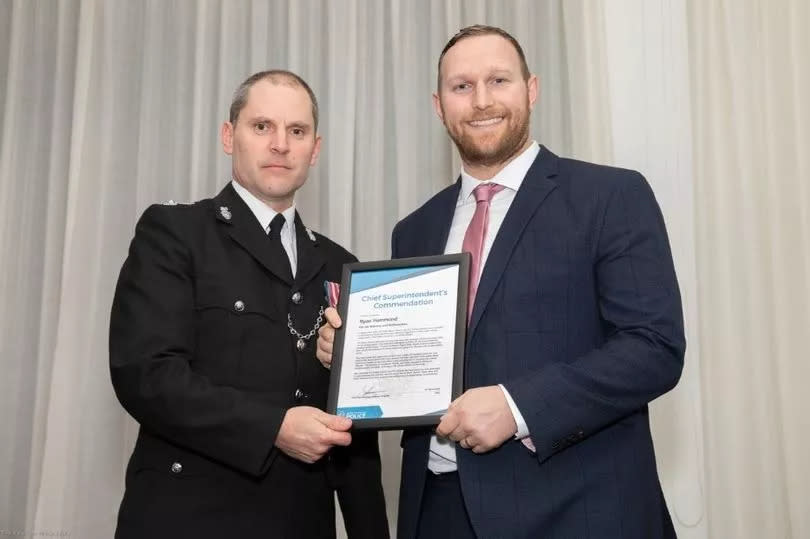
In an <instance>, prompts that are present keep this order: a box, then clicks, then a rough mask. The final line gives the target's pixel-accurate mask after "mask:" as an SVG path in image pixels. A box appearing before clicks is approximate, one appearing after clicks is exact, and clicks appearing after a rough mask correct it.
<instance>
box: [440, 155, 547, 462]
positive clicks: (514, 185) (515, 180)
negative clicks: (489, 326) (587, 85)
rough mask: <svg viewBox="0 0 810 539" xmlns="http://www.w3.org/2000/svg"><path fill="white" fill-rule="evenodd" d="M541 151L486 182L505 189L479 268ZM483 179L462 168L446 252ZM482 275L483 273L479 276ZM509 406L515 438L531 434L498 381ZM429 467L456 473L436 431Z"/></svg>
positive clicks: (458, 241) (455, 243)
mask: <svg viewBox="0 0 810 539" xmlns="http://www.w3.org/2000/svg"><path fill="white" fill-rule="evenodd" d="M539 152H540V146H539V145H538V144H537V142H535V141H532V143H531V144H530V145H529V147H528V148H526V149H525V150H524V151H523V153H521V154H520V155H518V156H517V157H516V158H514V159H513V160H512V161H511V162H510V163H509V164H508V165H506V166H505V167H504V168H503V169H502V170H501V171H500V172H498V174H496V175H495V177H493V178H492V179H491V180H487V181H486V182H483V183H497V184H499V185H503V186H504V187H505V189H503V190H502V191H500V192H499V193H496V194H495V196H494V197H493V199H492V202H490V205H489V226H488V227H487V233H486V237H485V238H484V250H483V253H482V255H481V264H480V268H481V271H482V272H483V270H484V267H485V266H486V263H487V257H489V251H490V249H492V244H493V242H494V241H495V237H496V236H497V235H498V230H500V228H501V224H502V223H503V220H504V218H505V217H506V212H507V211H509V206H511V205H512V201H513V200H514V199H515V194H516V193H517V191H518V189H520V185H521V184H522V183H523V178H525V177H526V173H527V172H528V171H529V168H530V167H531V166H532V163H534V160H535V158H536V157H537V154H538V153H539ZM481 183H482V182H481V180H477V179H475V178H473V177H472V176H470V175H469V174H468V173H467V172H466V171H465V170H463V169H462V171H461V190H460V192H459V194H458V201H457V202H456V210H455V212H454V213H453V222H452V224H451V225H450V235H449V236H448V237H447V245H446V246H445V248H444V253H445V254H451V253H460V252H461V245H462V243H463V242H464V234H465V233H466V232H467V227H468V226H469V224H470V221H472V218H473V214H474V213H475V206H476V203H475V196H474V195H473V189H475V188H476V187H477V186H478V185H480V184H481ZM476 277H480V275H478V276H476ZM499 386H500V388H501V390H502V391H503V394H504V396H505V397H506V402H507V403H508V404H509V408H510V409H511V410H512V415H513V416H514V418H515V423H517V433H516V434H515V437H516V438H525V437H526V436H528V435H529V428H528V426H527V425H526V421H525V420H524V419H523V414H521V413H520V410H518V409H517V406H515V402H514V401H513V400H512V396H511V395H509V392H508V391H507V390H506V388H505V387H503V385H501V384H499ZM428 469H429V470H430V471H432V472H433V473H437V474H438V473H446V472H454V471H456V469H457V466H456V444H455V442H452V441H450V440H448V439H446V438H439V437H438V436H436V435H435V434H434V435H433V436H431V438H430V457H429V459H428Z"/></svg>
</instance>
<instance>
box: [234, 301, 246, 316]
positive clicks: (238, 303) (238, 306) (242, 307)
mask: <svg viewBox="0 0 810 539" xmlns="http://www.w3.org/2000/svg"><path fill="white" fill-rule="evenodd" d="M233 308H234V310H235V311H236V312H238V313H241V312H242V311H244V310H245V302H244V301H242V300H241V299H238V300H236V303H234V304H233Z"/></svg>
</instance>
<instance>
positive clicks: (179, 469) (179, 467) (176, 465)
mask: <svg viewBox="0 0 810 539" xmlns="http://www.w3.org/2000/svg"><path fill="white" fill-rule="evenodd" d="M182 471H183V465H182V464H180V463H179V462H175V463H174V464H172V473H180V472H182Z"/></svg>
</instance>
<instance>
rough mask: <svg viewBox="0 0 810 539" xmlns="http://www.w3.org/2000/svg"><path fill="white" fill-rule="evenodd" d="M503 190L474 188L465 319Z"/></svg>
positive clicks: (492, 186)
mask: <svg viewBox="0 0 810 539" xmlns="http://www.w3.org/2000/svg"><path fill="white" fill-rule="evenodd" d="M502 190H503V185H498V184H496V183H482V184H481V185H479V186H478V187H476V188H475V189H473V194H474V195H475V213H474V214H473V217H472V221H470V225H469V226H468V227H467V232H466V233H465V234H464V243H463V244H462V245H461V250H462V251H466V252H468V253H470V255H472V264H471V265H470V294H469V303H468V304H467V320H469V319H470V316H471V315H472V310H473V305H475V294H476V293H477V292H478V281H479V279H480V278H481V257H482V256H483V255H484V239H485V238H486V237H487V229H488V228H489V203H490V202H491V201H492V197H494V196H495V193H498V192H499V191H502ZM520 441H521V442H523V445H525V446H526V447H527V448H528V449H529V450H530V451H532V452H536V451H535V448H534V444H533V443H532V440H531V438H528V437H526V438H523V439H521V440H520Z"/></svg>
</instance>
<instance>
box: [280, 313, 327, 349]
mask: <svg viewBox="0 0 810 539" xmlns="http://www.w3.org/2000/svg"><path fill="white" fill-rule="evenodd" d="M321 324H323V305H321V308H320V309H319V310H318V319H317V320H315V325H314V326H312V329H311V330H309V333H307V334H306V335H304V334H302V333H299V332H298V330H297V329H295V328H294V327H293V322H292V315H291V314H290V313H287V327H288V328H289V329H290V335H293V336H294V337H297V338H298V340H299V341H308V340H309V339H311V338H312V337H313V336H314V335H315V333H317V332H318V329H320V327H321Z"/></svg>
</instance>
